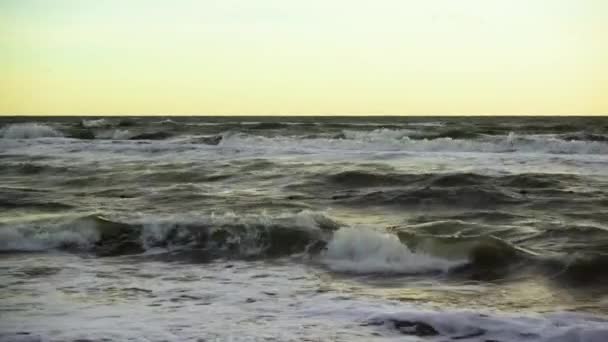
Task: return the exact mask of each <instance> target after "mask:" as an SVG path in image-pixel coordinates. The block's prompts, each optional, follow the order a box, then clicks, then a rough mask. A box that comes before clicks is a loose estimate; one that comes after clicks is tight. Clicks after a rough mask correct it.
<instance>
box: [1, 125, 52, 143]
mask: <svg viewBox="0 0 608 342" xmlns="http://www.w3.org/2000/svg"><path fill="white" fill-rule="evenodd" d="M0 136H1V137H2V138H4V139H35V138H55V137H62V136H63V134H61V133H60V132H59V131H57V130H55V129H54V128H52V127H50V126H47V125H43V124H38V123H22V124H11V125H8V126H6V127H4V128H2V129H1V130H0Z"/></svg>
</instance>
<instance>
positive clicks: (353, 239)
mask: <svg viewBox="0 0 608 342" xmlns="http://www.w3.org/2000/svg"><path fill="white" fill-rule="evenodd" d="M322 262H323V263H324V264H325V265H327V266H328V267H329V268H330V269H331V270H333V271H340V272H350V273H365V274H370V273H389V274H417V273H426V272H445V271H447V270H448V269H450V268H452V267H455V266H457V265H462V264H464V263H466V262H467V261H466V259H464V260H452V261H450V260H447V259H441V258H438V257H434V256H431V255H430V254H426V253H414V252H412V251H411V250H410V249H409V248H408V247H407V246H405V245H404V244H402V243H401V241H400V240H399V238H398V237H397V236H396V235H394V234H389V233H384V232H379V231H374V230H371V229H356V228H341V229H339V230H338V231H336V232H335V233H334V235H333V237H332V239H331V240H330V241H329V243H328V244H327V248H326V250H325V251H324V253H323V256H322Z"/></svg>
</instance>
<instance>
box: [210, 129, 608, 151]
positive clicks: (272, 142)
mask: <svg viewBox="0 0 608 342" xmlns="http://www.w3.org/2000/svg"><path fill="white" fill-rule="evenodd" d="M409 134H411V132H410V131H409V130H388V129H379V130H373V131H366V132H349V131H346V132H345V133H344V135H342V136H339V137H336V138H320V137H315V138H312V139H307V138H304V137H298V136H274V137H265V136H260V135H251V134H245V133H231V134H224V140H223V141H222V144H221V145H222V146H225V147H235V148H243V149H247V148H266V149H273V150H277V151H286V150H287V151H294V152H296V151H301V152H311V151H315V150H317V151H323V150H344V151H358V152H373V151H402V152H487V153H508V152H520V153H550V154H608V143H606V142H603V141H586V140H564V139H560V138H559V137H557V136H542V135H523V136H520V135H517V134H509V135H502V136H487V137H483V138H478V139H461V138H458V139H457V138H451V137H439V138H412V137H410V136H409Z"/></svg>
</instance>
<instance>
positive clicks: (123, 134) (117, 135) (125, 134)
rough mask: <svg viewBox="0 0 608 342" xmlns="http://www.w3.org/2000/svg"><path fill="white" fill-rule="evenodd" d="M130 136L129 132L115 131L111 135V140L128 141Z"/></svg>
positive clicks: (125, 130) (123, 130) (124, 130)
mask: <svg viewBox="0 0 608 342" xmlns="http://www.w3.org/2000/svg"><path fill="white" fill-rule="evenodd" d="M130 136H131V132H129V130H127V129H117V130H115V131H114V132H113V133H112V139H113V140H123V139H128V138H129V137H130Z"/></svg>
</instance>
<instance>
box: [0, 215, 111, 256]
mask: <svg viewBox="0 0 608 342" xmlns="http://www.w3.org/2000/svg"><path fill="white" fill-rule="evenodd" d="M75 222H76V221H73V222H67V223H60V222H44V223H43V224H41V223H40V222H29V223H21V224H11V225H7V226H4V227H0V251H44V250H50V249H55V248H60V247H64V246H71V247H77V248H83V249H87V248H89V247H90V246H91V245H93V244H94V243H95V242H96V241H98V240H99V232H98V231H97V230H96V229H95V226H94V225H93V223H87V222H83V221H79V222H78V224H76V223H75Z"/></svg>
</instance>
